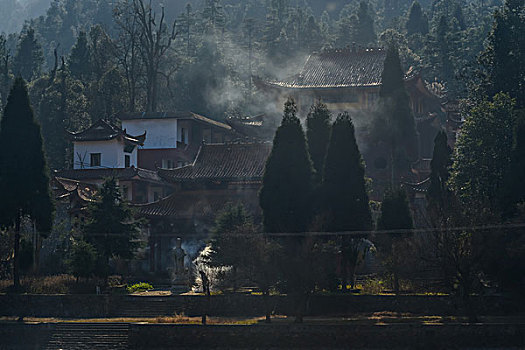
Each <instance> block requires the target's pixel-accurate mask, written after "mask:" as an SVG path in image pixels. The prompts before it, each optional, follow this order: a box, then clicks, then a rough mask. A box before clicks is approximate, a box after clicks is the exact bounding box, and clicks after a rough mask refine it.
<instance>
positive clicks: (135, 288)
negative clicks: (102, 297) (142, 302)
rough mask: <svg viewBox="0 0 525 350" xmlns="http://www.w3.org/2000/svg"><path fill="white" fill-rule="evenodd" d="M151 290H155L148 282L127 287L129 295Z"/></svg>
mask: <svg viewBox="0 0 525 350" xmlns="http://www.w3.org/2000/svg"><path fill="white" fill-rule="evenodd" d="M151 289H153V286H152V285H151V284H149V283H146V282H140V283H136V284H134V285H132V286H128V287H127V290H128V293H130V294H132V293H135V292H145V291H147V290H151Z"/></svg>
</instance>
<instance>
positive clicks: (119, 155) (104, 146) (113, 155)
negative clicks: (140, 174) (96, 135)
mask: <svg viewBox="0 0 525 350" xmlns="http://www.w3.org/2000/svg"><path fill="white" fill-rule="evenodd" d="M73 152H74V154H73V157H74V159H73V169H82V164H81V163H82V162H83V168H84V169H90V168H92V167H91V153H100V155H101V157H100V168H124V166H125V158H124V156H125V155H130V156H131V158H130V166H134V167H137V147H135V148H134V149H133V152H132V153H124V143H123V142H119V141H118V140H116V139H115V140H110V141H84V142H74V143H73ZM96 168H99V167H96Z"/></svg>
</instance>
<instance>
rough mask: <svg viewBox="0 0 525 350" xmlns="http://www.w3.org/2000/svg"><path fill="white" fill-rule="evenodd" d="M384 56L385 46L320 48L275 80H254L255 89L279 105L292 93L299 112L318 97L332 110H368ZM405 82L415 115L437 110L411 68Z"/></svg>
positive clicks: (375, 93) (437, 103) (375, 96)
mask: <svg viewBox="0 0 525 350" xmlns="http://www.w3.org/2000/svg"><path fill="white" fill-rule="evenodd" d="M385 58H386V50H384V49H382V48H360V47H359V48H358V47H355V46H354V47H352V48H344V49H330V50H324V51H321V52H316V53H313V54H311V55H310V56H309V57H308V58H307V60H306V62H305V63H304V65H303V66H302V68H301V69H300V71H299V72H298V73H297V74H295V75H292V76H290V77H288V78H285V79H283V80H279V81H262V80H260V79H256V81H255V82H256V85H257V87H258V88H259V89H262V90H263V91H266V92H269V93H274V95H275V97H276V98H277V99H279V102H278V104H279V105H283V104H284V101H285V99H286V98H287V97H288V96H292V97H293V98H294V99H295V100H296V102H297V105H298V108H299V113H300V114H303V115H305V114H306V113H307V112H308V110H309V108H310V106H311V105H313V104H314V103H315V102H316V101H317V100H319V99H320V100H322V101H323V102H324V103H325V104H326V105H327V107H328V109H329V110H330V111H331V112H332V113H334V114H337V113H340V112H344V111H349V112H351V111H356V110H358V111H370V110H372V109H373V108H374V107H375V106H376V104H377V101H378V99H379V90H380V87H381V75H382V72H383V67H384V61H385ZM405 84H406V88H407V92H408V94H409V96H410V104H411V107H412V110H413V112H414V115H415V116H416V118H418V117H425V116H427V115H428V114H429V113H436V112H439V111H441V105H440V100H439V98H438V97H437V96H435V95H434V94H433V93H432V92H431V91H430V90H429V89H428V88H427V86H426V83H425V82H424V81H423V79H422V78H421V76H420V75H419V74H415V73H414V72H413V70H412V69H410V70H409V71H408V72H407V73H406V76H405Z"/></svg>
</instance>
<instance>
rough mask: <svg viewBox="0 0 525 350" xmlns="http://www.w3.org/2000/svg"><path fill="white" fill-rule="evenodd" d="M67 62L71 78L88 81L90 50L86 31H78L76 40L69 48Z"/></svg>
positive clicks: (89, 74)
mask: <svg viewBox="0 0 525 350" xmlns="http://www.w3.org/2000/svg"><path fill="white" fill-rule="evenodd" d="M67 64H68V68H69V71H70V72H71V76H72V77H73V78H75V79H78V80H80V81H82V82H84V83H87V82H88V81H89V78H90V76H91V51H90V49H89V45H88V40H87V35H86V32H84V31H81V32H80V33H78V37H77V42H76V44H75V46H73V48H72V49H71V54H70V55H69V59H68V62H67Z"/></svg>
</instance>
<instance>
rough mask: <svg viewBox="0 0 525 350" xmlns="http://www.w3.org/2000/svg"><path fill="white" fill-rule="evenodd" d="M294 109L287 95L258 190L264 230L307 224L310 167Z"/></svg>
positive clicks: (295, 228) (286, 229) (291, 229)
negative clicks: (281, 118) (261, 184)
mask: <svg viewBox="0 0 525 350" xmlns="http://www.w3.org/2000/svg"><path fill="white" fill-rule="evenodd" d="M296 113H297V106H296V104H295V101H294V100H293V99H288V101H287V102H286V104H285V106H284V116H283V120H282V123H281V125H280V126H279V128H278V129H277V131H276V133H275V138H274V140H273V149H272V152H271V154H270V156H269V157H268V160H267V162H266V168H265V172H264V177H263V187H262V188H261V191H260V194H259V202H260V205H261V208H262V210H263V217H264V229H265V231H266V232H304V231H306V230H307V228H308V225H309V224H310V212H309V200H310V195H311V192H312V181H313V178H312V177H313V168H312V162H311V160H310V156H309V154H308V150H307V145H306V139H305V135H304V132H303V129H302V127H301V122H300V121H299V118H297V117H296Z"/></svg>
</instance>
